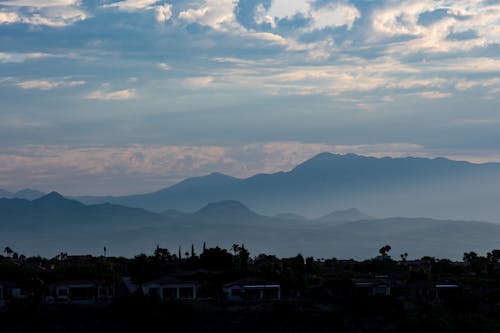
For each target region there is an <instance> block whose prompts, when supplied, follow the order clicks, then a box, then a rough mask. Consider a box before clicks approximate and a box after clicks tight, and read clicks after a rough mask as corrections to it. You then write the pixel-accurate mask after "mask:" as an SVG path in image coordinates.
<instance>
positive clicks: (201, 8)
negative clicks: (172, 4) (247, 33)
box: [179, 0, 244, 32]
mask: <svg viewBox="0 0 500 333" xmlns="http://www.w3.org/2000/svg"><path fill="white" fill-rule="evenodd" d="M235 5H236V2H235V1H233V0H202V1H200V3H199V4H198V6H196V7H195V8H189V9H187V10H185V11H182V12H180V13H179V19H181V20H183V21H185V22H187V23H198V24H201V25H205V26H209V27H211V28H213V29H215V30H220V31H229V32H236V31H240V32H241V31H244V29H243V28H242V27H241V25H240V24H239V23H238V22H237V21H236V17H235V15H234V7H235Z"/></svg>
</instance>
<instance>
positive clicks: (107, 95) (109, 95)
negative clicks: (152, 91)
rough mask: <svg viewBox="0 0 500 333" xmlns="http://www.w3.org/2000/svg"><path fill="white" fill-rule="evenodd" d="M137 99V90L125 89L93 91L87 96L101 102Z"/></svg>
mask: <svg viewBox="0 0 500 333" xmlns="http://www.w3.org/2000/svg"><path fill="white" fill-rule="evenodd" d="M104 88H105V87H104ZM136 97H137V92H136V90H135V89H123V90H116V91H109V90H106V89H103V90H96V91H93V92H91V93H90V94H88V95H87V99H94V100H101V101H116V100H129V99H134V98H136Z"/></svg>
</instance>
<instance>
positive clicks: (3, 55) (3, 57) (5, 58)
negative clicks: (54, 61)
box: [0, 52, 53, 63]
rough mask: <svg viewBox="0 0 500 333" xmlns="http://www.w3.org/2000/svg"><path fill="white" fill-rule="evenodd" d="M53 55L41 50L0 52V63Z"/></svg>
mask: <svg viewBox="0 0 500 333" xmlns="http://www.w3.org/2000/svg"><path fill="white" fill-rule="evenodd" d="M51 56H53V55H51V54H48V53H43V52H34V53H9V52H0V63H9V62H10V63H19V62H24V61H27V60H34V59H41V58H47V57H51Z"/></svg>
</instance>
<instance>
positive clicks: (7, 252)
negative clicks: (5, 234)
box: [3, 246, 14, 257]
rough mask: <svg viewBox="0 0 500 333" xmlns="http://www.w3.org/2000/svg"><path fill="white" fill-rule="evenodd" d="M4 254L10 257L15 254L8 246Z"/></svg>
mask: <svg viewBox="0 0 500 333" xmlns="http://www.w3.org/2000/svg"><path fill="white" fill-rule="evenodd" d="M3 252H5V253H6V254H7V255H8V256H9V257H10V255H11V254H12V253H14V251H12V249H11V248H10V247H9V246H6V247H5V249H4V250H3Z"/></svg>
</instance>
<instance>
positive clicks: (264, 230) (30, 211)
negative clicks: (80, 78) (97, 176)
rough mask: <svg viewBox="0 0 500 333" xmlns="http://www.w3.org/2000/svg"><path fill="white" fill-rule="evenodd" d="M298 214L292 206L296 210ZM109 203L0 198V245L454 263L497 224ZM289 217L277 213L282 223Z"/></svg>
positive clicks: (494, 233)
mask: <svg viewBox="0 0 500 333" xmlns="http://www.w3.org/2000/svg"><path fill="white" fill-rule="evenodd" d="M296 208H298V207H296ZM172 213H173V212H172V211H170V214H171V215H170V216H165V215H163V214H156V213H151V212H148V211H145V210H143V209H138V208H128V207H123V206H118V205H113V204H109V203H106V204H99V205H85V204H82V203H80V202H78V201H75V200H69V199H67V198H64V197H63V196H61V195H60V194H58V193H55V192H52V193H50V194H48V195H46V196H44V197H42V198H39V199H36V200H32V201H29V200H26V199H0V235H1V236H2V237H1V239H0V240H1V241H2V242H3V245H2V246H10V247H12V248H13V249H15V250H16V251H19V252H21V253H25V254H28V255H34V254H42V255H46V256H53V255H56V254H57V253H59V252H61V251H63V252H69V253H77V254H81V253H84V254H86V253H93V254H100V253H101V252H102V249H103V247H104V246H106V247H107V249H108V254H109V255H117V256H120V255H124V256H132V255H136V254H139V253H142V252H147V253H151V251H152V250H153V249H154V248H155V247H156V246H157V245H160V246H162V247H166V248H169V249H170V250H172V251H177V249H178V247H179V246H181V247H182V249H188V248H190V247H191V244H194V245H195V247H196V250H197V251H198V252H199V249H200V247H201V244H203V243H204V242H206V244H207V245H208V246H215V245H219V246H222V247H224V248H230V247H231V246H232V245H233V244H235V243H238V244H241V243H244V244H245V247H246V248H248V249H249V250H250V251H251V252H252V254H253V255H258V254H259V253H272V254H277V255H279V256H292V255H296V254H297V253H302V254H303V255H305V256H314V257H316V258H332V257H336V258H356V259H365V258H370V257H374V256H376V255H377V254H378V249H379V248H380V247H382V246H384V245H386V244H390V245H391V246H392V251H391V252H392V253H391V254H393V255H394V256H396V257H398V256H399V254H400V253H404V252H407V253H409V254H410V257H411V258H419V257H422V256H424V255H432V256H437V257H448V258H452V259H460V258H461V257H462V255H463V253H464V252H466V251H476V252H478V253H485V252H486V251H490V250H492V249H494V248H498V247H499V245H498V239H500V225H497V224H491V223H483V222H466V221H452V220H435V219H426V218H387V219H363V220H359V221H350V222H349V221H344V222H342V223H341V220H342V218H344V219H348V218H354V216H356V217H364V216H365V215H364V214H363V213H360V212H359V211H357V210H355V209H350V210H347V211H343V212H335V213H333V214H330V216H331V217H334V218H335V220H334V222H335V223H329V221H330V222H331V220H329V221H326V222H325V221H318V220H307V219H291V218H290V219H286V218H285V219H284V218H279V217H269V216H264V215H260V214H257V213H255V212H254V211H252V210H251V209H249V208H248V207H247V206H245V205H244V204H242V203H240V202H237V201H232V200H226V201H221V202H216V203H210V204H208V205H206V206H205V207H203V208H201V209H199V210H198V211H196V212H194V213H182V214H180V216H178V217H176V218H174V217H172V215H174V214H172ZM287 216H288V217H289V216H290V215H289V214H285V216H284V217H287Z"/></svg>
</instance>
